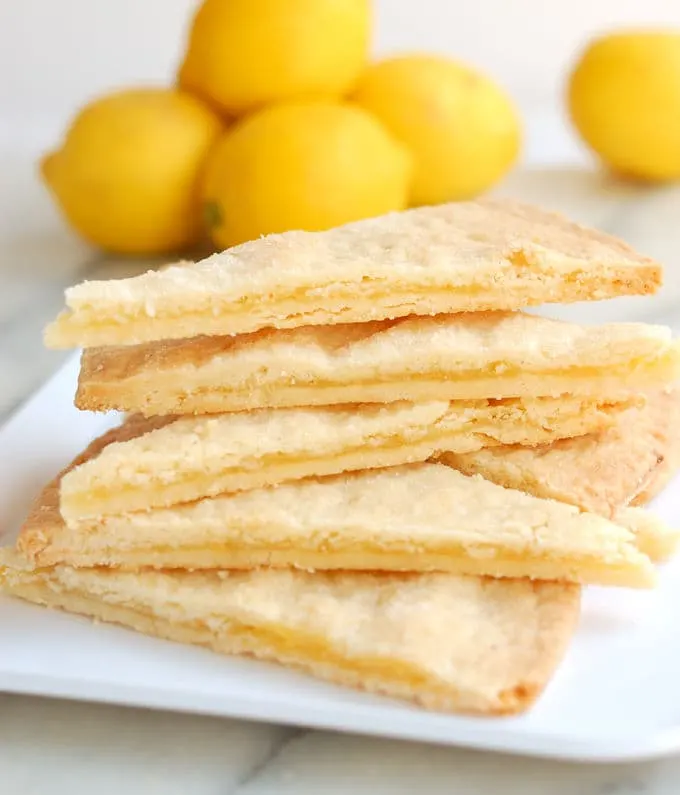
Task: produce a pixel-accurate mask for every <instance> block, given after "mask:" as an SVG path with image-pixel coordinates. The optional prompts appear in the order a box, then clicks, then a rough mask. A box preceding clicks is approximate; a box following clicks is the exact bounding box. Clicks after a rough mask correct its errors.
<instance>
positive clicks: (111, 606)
mask: <svg viewBox="0 0 680 795" xmlns="http://www.w3.org/2000/svg"><path fill="white" fill-rule="evenodd" d="M0 589H2V590H4V591H5V592H7V593H10V594H13V595H15V596H18V597H20V598H23V599H27V600H28V601H31V602H36V603H38V604H43V605H47V606H49V607H59V608H61V609H64V610H68V611H71V612H75V613H82V614H84V615H88V616H91V617H93V618H95V619H97V620H101V621H109V622H115V623H119V624H123V625H125V626H128V627H131V628H133V629H136V630H137V631H139V632H143V633H145V634H149V635H158V636H160V637H164V638H169V639H171V640H175V641H180V642H184V643H197V644H201V645H205V646H209V647H211V648H213V649H215V650H216V651H218V652H223V653H225V654H249V655H254V656H256V657H260V658H262V659H266V660H275V661H277V662H279V663H283V664H284V665H289V666H293V667H295V668H300V669H302V670H304V671H306V672H308V673H310V674H312V675H314V676H317V677H319V678H321V679H326V680H330V681H331V682H335V683H338V684H343V685H349V686H351V687H358V688H362V689H364V690H368V691H372V692H376V693H382V694H385V695H388V696H394V697H397V698H403V699H408V700H411V701H414V702H416V703H418V704H421V705H422V706H424V707H427V708H429V709H433V710H441V711H447V712H471V713H481V714H506V713H515V712H521V711H523V710H525V709H527V708H528V707H529V706H530V705H531V704H532V702H533V701H534V700H535V699H536V697H537V696H538V695H539V694H540V693H541V691H542V690H543V688H544V687H545V685H546V684H547V682H548V680H549V679H550V677H551V676H552V674H553V672H554V670H555V668H556V667H557V665H558V664H559V662H560V660H561V658H562V656H563V653H564V650H565V648H566V646H567V643H568V641H569V639H570V637H571V635H572V633H573V631H574V628H575V626H576V623H577V620H578V614H579V596H580V595H579V589H578V587H576V586H570V585H564V584H556V583H532V582H530V581H527V580H504V581H494V580H485V579H477V578H466V577H456V576H453V575H446V574H429V575H380V574H351V573H315V574H307V573H305V572H291V571H276V570H262V571H255V572H245V573H233V572H232V573H227V572H195V573H188V572H172V573H169V572H148V571H147V572H135V573H132V572H130V573H126V572H119V571H115V570H101V569H100V570H97V569H79V570H78V569H71V568H69V567H67V566H58V567H56V568H53V569H42V570H31V569H27V568H26V567H25V564H24V563H23V561H21V559H20V558H19V557H18V556H17V555H16V554H14V553H13V552H11V551H9V550H2V551H0Z"/></svg>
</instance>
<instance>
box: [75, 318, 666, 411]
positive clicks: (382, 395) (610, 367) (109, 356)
mask: <svg viewBox="0 0 680 795" xmlns="http://www.w3.org/2000/svg"><path fill="white" fill-rule="evenodd" d="M678 377H680V343H676V342H673V340H672V338H671V332H670V330H669V329H667V328H665V327H661V326H650V325H646V324H639V323H637V324H636V323H618V324H616V323H612V324H608V325H604V326H599V327H586V326H579V325H576V324H571V323H563V322H560V321H557V320H550V319H547V318H541V317H537V316H533V315H526V314H523V313H520V312H515V313H507V312H491V313H483V312H478V313H473V314H459V315H439V316H437V317H431V318H422V317H410V318H405V319H402V320H396V321H384V322H376V323H363V324H357V325H352V326H327V327H307V328H300V329H295V330H291V331H265V332H259V333H256V334H251V335H243V336H239V337H199V338H194V339H190V340H180V341H172V340H170V341H163V342H157V343H149V344H146V345H138V346H128V347H109V348H96V349H90V350H86V351H85V352H84V354H83V358H82V364H81V372H80V378H79V384H78V391H77V395H76V405H78V406H79V407H80V408H83V409H93V410H107V409H119V410H123V411H139V412H141V413H143V414H146V415H162V414H193V413H197V414H203V413H214V412H226V411H240V410H244V409H255V408H271V407H288V406H318V405H331V404H338V403H363V402H366V403H389V402H394V401H398V400H408V401H413V402H427V401H431V400H479V399H487V398H494V399H501V398H517V397H519V398H527V397H532V398H533V397H558V396H560V395H565V394H570V395H578V396H595V397H598V398H600V399H602V398H606V399H613V398H615V397H617V396H621V395H623V394H626V393H631V392H635V391H639V390H640V389H651V388H654V386H655V385H657V386H660V385H665V384H668V383H672V382H673V381H674V380H675V379H676V378H678Z"/></svg>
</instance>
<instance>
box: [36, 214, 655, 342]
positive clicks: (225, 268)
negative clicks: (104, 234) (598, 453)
mask: <svg viewBox="0 0 680 795" xmlns="http://www.w3.org/2000/svg"><path fill="white" fill-rule="evenodd" d="M661 278H662V272H661V267H660V266H659V265H658V264H657V263H655V262H654V261H653V260H651V259H649V258H647V257H644V256H640V255H639V254H637V253H636V252H635V251H633V250H632V249H631V248H630V247H629V246H627V245H626V244H625V243H623V242H622V241H620V240H617V239H616V238H613V237H610V236H608V235H605V234H602V233H601V232H596V231H593V230H589V229H585V228H583V227H580V226H578V225H576V224H574V223H571V222H570V221H568V220H566V219H565V218H563V217H562V216H560V215H556V214H554V213H550V212H546V211H544V210H540V209H538V208H536V207H530V206H527V205H523V204H519V203H517V202H511V201H507V200H498V199H484V200H481V201H473V202H459V203H453V204H446V205H440V206H436V207H422V208H418V209H413V210H407V211H405V212H402V213H391V214H389V215H386V216H383V217H380V218H373V219H368V220H364V221H358V222H354V223H351V224H348V225H345V226H342V227H339V228H337V229H332V230H330V231H326V232H300V231H292V232H285V233H283V234H277V235H269V236H267V237H263V238H261V239H259V240H254V241H250V242H247V243H243V244H241V245H239V246H236V247H234V248H231V249H228V250H227V251H224V252H221V253H218V254H214V255H212V256H211V257H208V258H207V259H205V260H202V261H200V262H198V263H195V264H192V265H186V264H179V265H177V266H174V267H169V268H165V269H163V270H161V271H149V272H148V273H146V274H143V275H141V276H136V277H134V278H130V279H119V280H111V281H94V282H84V283H82V284H80V285H77V286H75V287H71V288H70V289H68V290H67V291H66V306H67V308H66V310H65V311H64V312H62V314H61V315H60V316H59V317H58V318H57V320H56V321H55V322H54V323H52V324H51V325H50V326H49V327H48V328H47V330H46V336H45V339H46V343H47V345H48V346H52V347H74V346H83V347H94V346H101V345H130V344H136V343H140V342H149V341H152V340H160V339H171V338H178V337H193V336H198V335H224V334H243V333H248V332H252V331H257V330H258V329H262V328H293V327H297V326H304V325H329V324H334V323H354V322H363V321H367V320H382V319H387V318H395V317H404V316H406V315H432V314H440V313H444V312H463V311H480V310H490V309H518V308H521V307H524V306H531V305H537V304H543V303H549V302H559V303H567V302H570V301H583V300H599V299H603V298H613V297H615V296H619V295H644V294H648V293H653V292H655V291H656V290H657V289H658V287H659V286H660V285H661Z"/></svg>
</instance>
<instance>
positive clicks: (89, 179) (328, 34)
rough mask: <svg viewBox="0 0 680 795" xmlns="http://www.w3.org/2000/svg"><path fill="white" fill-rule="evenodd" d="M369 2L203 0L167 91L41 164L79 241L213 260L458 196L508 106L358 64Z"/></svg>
mask: <svg viewBox="0 0 680 795" xmlns="http://www.w3.org/2000/svg"><path fill="white" fill-rule="evenodd" d="M371 23H372V15H371V3H370V0H285V2H284V1H283V0H204V2H202V3H201V5H200V6H199V8H198V10H197V13H196V15H195V17H194V19H193V22H192V24H191V27H190V31H189V37H188V43H187V48H186V53H185V56H184V60H183V62H182V65H181V67H180V69H179V73H178V76H177V85H176V86H175V87H172V88H152V89H131V90H124V91H120V92H117V93H114V94H111V95H108V96H105V97H102V98H101V99H98V100H96V101H94V102H93V103H91V104H90V105H88V106H87V107H85V108H84V109H83V110H82V111H81V112H80V113H79V114H78V115H77V116H76V118H75V119H74V121H73V122H72V124H71V126H70V128H69V129H68V131H67V133H66V135H65V139H64V141H63V144H62V145H61V147H60V148H59V150H58V151H56V152H54V153H52V154H49V155H48V156H46V157H45V158H44V159H43V161H42V163H41V172H42V175H43V178H44V179H45V181H46V182H47V184H48V185H49V187H50V189H51V191H52V193H53V195H54V196H55V198H56V200H57V202H58V204H59V205H60V207H61V210H62V212H63V214H64V216H65V217H66V219H67V220H68V222H69V223H70V224H71V226H72V227H73V228H74V229H76V230H77V231H78V232H79V233H80V234H81V235H82V236H83V237H84V238H85V239H87V240H89V241H90V242H92V243H94V244H96V245H98V246H101V247H103V248H106V249H108V250H111V251H115V252H120V253H126V254H162V253H169V252H171V251H178V250H181V249H187V248H191V247H194V246H197V245H198V244H200V242H201V240H202V238H203V237H204V236H205V234H206V232H207V233H208V234H209V236H210V239H211V241H212V245H213V247H218V248H225V247H227V246H231V245H234V244H236V243H240V242H242V241H244V240H249V239H252V238H255V237H258V236H259V235H263V234H268V233H271V232H281V231H285V230H287V229H307V230H318V229H325V228H329V227H332V226H336V225H338V224H342V223H345V222H348V221H352V220H356V219H359V218H365V217H369V216H373V215H379V214H381V213H385V212H388V211H390V210H401V209H403V208H405V207H407V206H409V205H417V204H431V203H437V202H443V201H449V200H455V199H463V198H468V197H471V196H474V195H476V194H478V193H480V192H482V191H484V190H486V189H487V188H488V187H490V186H491V185H492V184H493V183H494V182H496V181H497V180H498V179H499V178H500V177H501V176H502V175H503V174H504V173H505V172H506V171H507V170H508V169H509V167H510V166H511V165H512V163H513V161H514V160H515V159H516V157H517V154H518V150H519V144H520V131H519V122H518V117H517V114H516V113H515V110H514V108H513V106H512V104H511V102H510V100H509V99H508V97H507V96H506V95H505V94H504V93H503V92H502V91H501V90H500V89H499V88H498V87H497V86H496V85H495V83H493V82H492V81H490V80H489V79H487V78H486V77H484V76H483V75H481V74H479V73H477V72H475V71H474V70H472V69H470V68H468V67H466V66H464V65H462V64H460V63H456V62H454V61H451V60H448V59H446V58H438V57H430V56H406V57H399V58H392V59H389V60H384V61H382V62H378V63H370V62H369V48H370V39H371V26H372V24H371Z"/></svg>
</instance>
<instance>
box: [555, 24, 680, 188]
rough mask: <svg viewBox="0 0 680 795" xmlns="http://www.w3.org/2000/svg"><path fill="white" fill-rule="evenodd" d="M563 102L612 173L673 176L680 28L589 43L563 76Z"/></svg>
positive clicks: (677, 161)
mask: <svg viewBox="0 0 680 795" xmlns="http://www.w3.org/2000/svg"><path fill="white" fill-rule="evenodd" d="M568 101H569V111H570V113H571V118H572V121H573V123H574V126H575V127H576V129H577V130H578V131H579V133H580V134H581V135H582V136H583V138H584V140H585V141H586V143H588V144H589V145H590V146H591V147H592V149H593V150H594V151H595V152H596V153H597V154H598V155H599V156H600V158H601V159H602V160H603V161H604V162H605V163H606V164H607V165H608V166H610V167H611V168H612V169H613V170H614V171H618V172H620V173H622V174H626V175H629V176H632V177H636V178H639V179H646V180H652V181H663V180H672V179H678V178H680V32H639V33H635V32H627V33H613V34H609V35H607V36H604V37H602V38H599V39H597V40H595V41H593V42H591V43H590V44H589V45H588V47H587V48H586V50H585V51H584V53H583V54H582V55H581V57H580V58H579V60H578V63H577V64H576V67H575V69H574V71H573V73H572V74H571V76H570V78H569V85H568Z"/></svg>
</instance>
